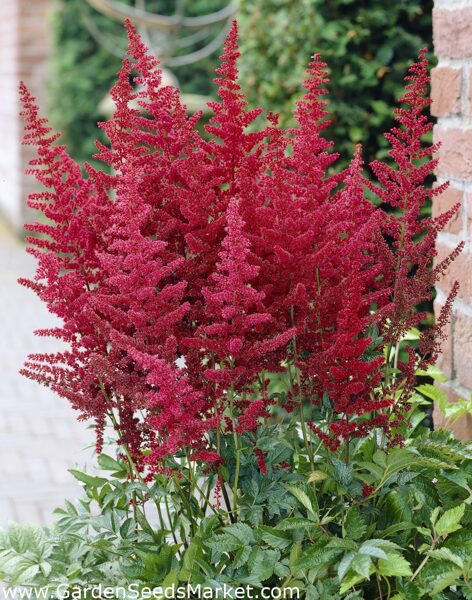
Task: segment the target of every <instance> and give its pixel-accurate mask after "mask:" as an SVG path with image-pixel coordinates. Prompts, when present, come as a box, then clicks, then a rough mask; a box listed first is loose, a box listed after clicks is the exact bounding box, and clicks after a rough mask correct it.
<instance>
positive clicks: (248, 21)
mask: <svg viewBox="0 0 472 600" xmlns="http://www.w3.org/2000/svg"><path fill="white" fill-rule="evenodd" d="M239 4H240V14H239V23H240V31H241V55H242V56H241V61H240V67H241V77H242V80H243V85H244V88H245V90H246V91H247V93H248V95H249V100H250V103H251V104H252V105H256V106H264V107H265V108H266V109H267V110H273V111H276V112H280V114H281V123H282V124H283V125H287V124H293V120H292V117H291V110H292V107H293V104H294V102H295V100H296V99H298V98H299V97H300V95H301V89H300V83H299V82H300V81H301V80H302V77H303V71H304V69H305V68H306V66H307V64H308V61H309V59H310V56H311V55H312V54H313V53H315V52H319V53H320V54H321V56H322V58H323V60H324V61H325V62H327V63H328V65H329V70H330V77H331V80H332V81H334V82H336V85H331V86H328V87H329V89H330V97H329V100H330V117H331V118H332V121H333V122H332V126H331V130H328V132H327V134H326V136H327V138H328V139H332V140H333V141H334V142H335V147H336V149H337V151H338V152H341V155H342V157H343V159H345V160H346V159H348V158H350V157H351V156H352V152H353V147H354V144H355V143H357V142H362V143H363V145H364V158H365V159H366V161H369V160H373V159H374V158H376V157H377V158H380V157H383V156H385V153H386V149H387V143H386V140H385V139H384V137H383V132H385V131H387V130H388V129H389V128H390V127H391V124H392V112H391V108H390V107H391V106H392V104H393V102H394V101H395V100H396V99H398V97H399V95H400V93H401V89H402V83H403V74H404V73H405V71H406V68H407V65H408V61H409V60H410V58H411V56H415V55H416V54H417V52H418V49H419V48H420V47H422V46H427V47H430V46H431V36H432V31H431V13H432V4H433V3H432V0H398V1H396V2H391V1H390V0H302V1H300V2H290V0H257V1H256V2H255V1H254V0H240V2H239ZM430 58H431V57H430Z"/></svg>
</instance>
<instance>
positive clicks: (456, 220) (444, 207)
mask: <svg viewBox="0 0 472 600" xmlns="http://www.w3.org/2000/svg"><path fill="white" fill-rule="evenodd" d="M463 196H464V194H463V192H462V191H461V190H458V189H457V188H454V187H452V186H449V187H448V188H447V190H445V191H444V192H443V193H442V194H441V195H440V196H436V198H433V217H438V216H439V215H441V214H443V213H445V212H447V211H448V210H450V209H451V208H452V207H453V206H455V205H456V204H457V203H460V204H462V202H463ZM462 213H463V210H462V208H460V209H459V210H458V211H457V212H456V214H455V215H454V217H453V218H452V219H451V220H450V221H449V223H448V224H447V225H446V227H445V229H444V231H447V232H449V233H454V234H457V233H459V232H460V230H461V228H462Z"/></svg>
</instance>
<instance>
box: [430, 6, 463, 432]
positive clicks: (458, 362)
mask: <svg viewBox="0 0 472 600" xmlns="http://www.w3.org/2000/svg"><path fill="white" fill-rule="evenodd" d="M433 40H434V50H435V53H436V56H437V57H438V66H437V67H436V68H435V69H433V71H432V87H431V96H432V100H433V104H432V108H431V110H432V113H433V115H434V116H436V117H438V120H437V125H436V126H435V128H434V138H435V141H438V140H441V143H442V146H441V149H440V152H439V155H440V161H441V162H440V165H439V167H438V170H437V178H438V181H439V182H442V181H444V180H449V181H450V182H451V185H450V187H449V189H448V190H447V191H446V192H445V193H444V194H442V196H441V197H439V198H437V199H436V201H435V203H434V206H433V214H439V213H441V212H443V211H444V210H446V209H447V208H449V207H451V206H453V205H454V204H456V203H457V202H460V204H461V209H460V212H459V214H458V215H457V217H456V218H455V219H454V220H453V221H452V222H450V223H449V225H448V227H447V229H446V230H445V231H444V232H442V233H440V234H439V239H438V253H439V258H440V257H441V256H443V255H444V254H446V253H447V252H449V251H450V250H451V249H453V248H455V246H456V245H457V244H458V243H459V242H460V240H464V241H465V242H466V246H465V249H464V252H463V253H462V255H461V256H460V257H459V258H458V259H457V260H456V261H455V262H454V263H453V264H452V267H451V268H450V270H449V273H448V274H447V275H446V277H445V278H444V279H443V280H442V281H441V282H439V285H438V294H437V299H436V307H435V308H436V310H437V309H439V308H440V306H441V304H442V303H443V302H444V300H445V298H446V295H447V292H448V291H449V289H450V287H451V283H452V281H454V280H455V279H458V280H459V281H460V282H461V289H460V292H459V297H458V299H457V300H456V302H455V306H454V312H453V317H452V323H451V326H450V330H449V339H448V341H447V343H446V344H445V345H444V348H443V355H442V356H441V358H440V362H439V366H440V368H441V369H442V370H443V372H444V374H445V375H446V376H447V377H448V379H449V381H448V383H447V384H446V385H445V389H446V391H447V393H448V395H449V397H450V398H451V399H452V400H454V399H457V397H460V396H463V397H464V396H465V397H467V398H468V397H469V395H470V390H472V0H435V7H434V12H433ZM436 421H437V422H439V421H440V419H439V416H438V415H436ZM455 430H456V433H457V434H458V435H460V436H461V437H463V438H471V437H472V418H467V419H465V420H462V422H460V423H458V424H457V425H456V427H455Z"/></svg>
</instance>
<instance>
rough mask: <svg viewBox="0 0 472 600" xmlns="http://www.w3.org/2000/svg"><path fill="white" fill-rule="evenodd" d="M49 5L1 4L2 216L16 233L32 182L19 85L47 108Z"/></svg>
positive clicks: (10, 0)
mask: <svg viewBox="0 0 472 600" xmlns="http://www.w3.org/2000/svg"><path fill="white" fill-rule="evenodd" d="M49 4H50V1H49V0H0V56H1V61H0V212H1V213H2V215H3V216H4V217H6V218H7V220H8V221H9V222H10V223H11V224H12V225H13V226H14V227H15V229H17V230H18V231H20V230H21V227H22V223H23V221H24V220H25V218H27V214H26V206H25V197H26V195H27V194H28V193H29V191H31V186H32V185H33V182H32V181H31V180H28V179H27V178H25V177H24V176H23V173H24V170H25V168H26V165H27V162H28V159H29V153H28V152H29V151H28V150H27V149H26V148H24V147H22V146H21V145H20V142H21V138H22V124H21V121H20V118H19V116H18V113H19V110H20V107H19V103H18V82H19V81H20V79H22V80H24V81H25V82H26V83H27V85H28V86H29V87H30V88H31V90H32V91H33V93H34V94H35V95H36V96H37V97H38V98H39V100H40V102H41V103H42V104H43V105H44V81H45V76H46V65H47V56H48V8H49Z"/></svg>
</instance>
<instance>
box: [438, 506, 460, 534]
mask: <svg viewBox="0 0 472 600" xmlns="http://www.w3.org/2000/svg"><path fill="white" fill-rule="evenodd" d="M464 511H465V504H459V506H455V507H454V508H450V509H449V510H447V511H446V512H445V513H444V514H443V515H442V516H441V517H440V518H439V519H438V521H437V522H436V525H435V531H436V534H437V535H448V534H450V533H452V532H453V531H457V530H458V529H461V528H462V525H460V520H461V519H462V517H463V516H464Z"/></svg>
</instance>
